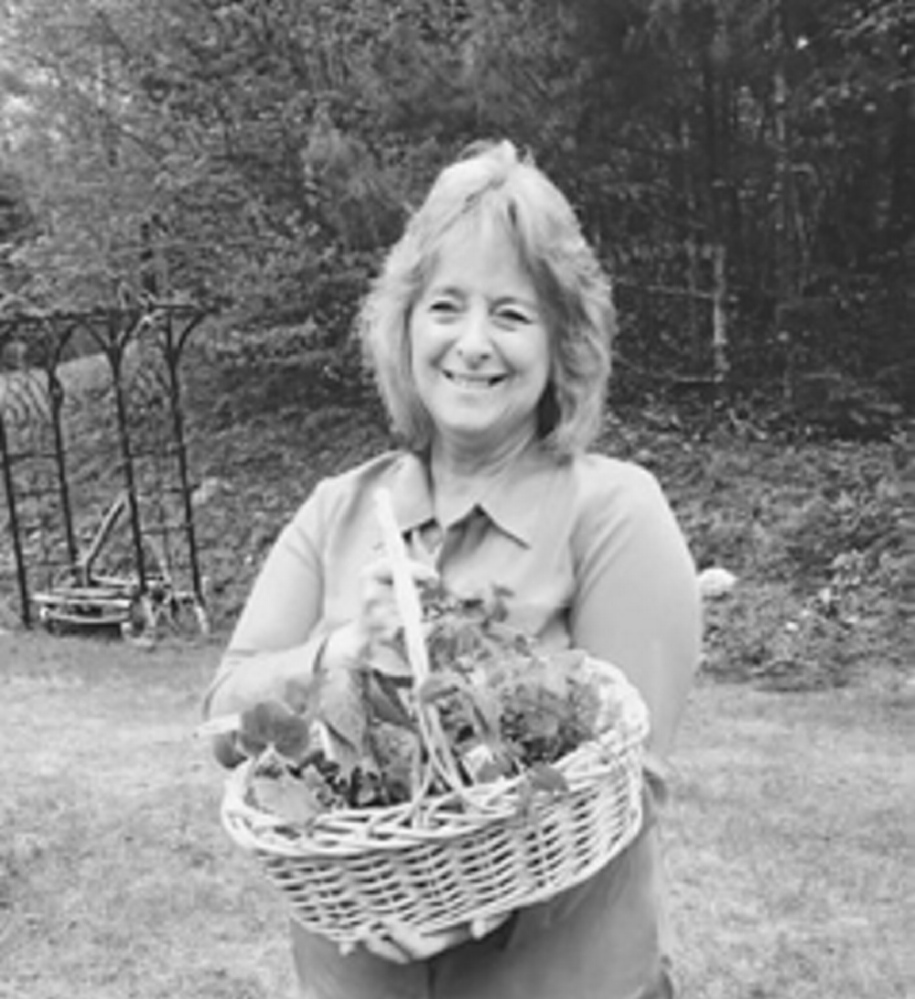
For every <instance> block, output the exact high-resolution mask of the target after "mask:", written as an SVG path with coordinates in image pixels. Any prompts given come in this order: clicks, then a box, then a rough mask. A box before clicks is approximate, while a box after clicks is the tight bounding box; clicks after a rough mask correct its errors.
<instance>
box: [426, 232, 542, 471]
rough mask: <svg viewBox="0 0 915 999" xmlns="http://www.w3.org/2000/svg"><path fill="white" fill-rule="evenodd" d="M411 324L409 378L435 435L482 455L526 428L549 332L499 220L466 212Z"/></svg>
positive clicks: (527, 432) (507, 445)
mask: <svg viewBox="0 0 915 999" xmlns="http://www.w3.org/2000/svg"><path fill="white" fill-rule="evenodd" d="M409 334H410V348H411V363H412V371H413V379H414V382H415V384H416V389H417V391H418V393H419V396H420V398H421V400H422V402H423V404H424V405H425V407H426V409H427V410H428V412H429V415H430V417H431V418H432V422H433V424H434V427H435V433H436V437H437V442H438V443H439V444H441V445H444V446H445V447H451V448H454V449H456V450H457V451H460V452H462V453H467V452H472V453H474V454H477V455H484V456H485V455H487V454H499V453H504V452H506V451H508V450H510V449H511V448H512V447H513V446H515V445H519V446H520V445H521V444H523V443H524V442H526V441H527V440H529V439H530V438H531V437H533V435H534V434H535V433H536V429H537V404H538V402H539V401H540V397H541V396H542V395H543V392H544V389H545V388H546V385H547V381H548V379H549V374H550V344H549V332H548V330H547V328H546V324H545V319H544V316H543V313H542V309H541V307H540V304H539V302H538V296H537V292H536V290H535V288H534V285H533V282H532V281H531V279H530V277H529V275H528V274H527V273H526V272H525V271H524V269H523V268H522V266H521V261H520V260H519V258H518V253H517V251H516V250H515V247H514V245H513V244H512V242H511V240H510V239H509V237H508V235H507V233H506V232H505V231H504V230H503V229H502V227H501V226H499V225H497V224H492V223H486V222H483V221H481V220H468V221H467V222H465V223H462V224H460V225H459V226H458V227H457V228H456V229H455V230H454V231H453V232H452V233H451V234H450V235H449V237H448V239H447V241H446V242H445V244H444V246H443V248H442V251H441V253H440V256H439V260H438V264H437V266H436V268H435V269H434V270H433V272H432V274H431V276H430V279H429V282H428V284H427V285H426V288H425V290H424V292H423V294H422V295H421V296H420V298H419V300H418V301H417V303H416V305H415V306H414V308H413V311H412V313H411V316H410V327H409Z"/></svg>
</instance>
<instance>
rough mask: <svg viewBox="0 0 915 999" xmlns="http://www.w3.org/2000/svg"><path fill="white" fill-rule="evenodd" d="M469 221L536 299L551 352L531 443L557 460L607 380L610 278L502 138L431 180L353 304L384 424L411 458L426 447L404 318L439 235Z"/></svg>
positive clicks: (569, 450) (541, 179)
mask: <svg viewBox="0 0 915 999" xmlns="http://www.w3.org/2000/svg"><path fill="white" fill-rule="evenodd" d="M472 218H477V219H479V218H486V219H491V220H495V221H497V222H499V223H501V224H502V225H503V226H504V228H505V231H506V232H508V234H509V236H510V238H511V239H512V241H513V243H514V245H515V247H516V248H517V250H518V254H519V257H520V260H521V262H522V265H523V266H524V267H525V268H526V269H527V271H528V273H529V274H530V277H531V280H532V281H533V284H534V287H535V288H536V290H537V293H538V296H539V303H538V304H539V306H540V308H541V309H542V310H543V314H544V318H545V320H546V325H547V329H548V331H549V334H550V343H551V350H552V357H551V364H550V378H549V384H548V386H547V389H546V391H545V393H544V396H543V398H542V399H541V401H540V404H539V410H538V429H539V434H540V437H541V439H542V441H543V442H544V444H545V445H546V446H547V447H548V448H549V449H550V450H552V451H553V452H554V453H555V454H557V455H560V456H565V455H571V454H573V453H575V452H577V451H581V450H583V449H584V448H586V447H587V446H588V444H590V443H591V441H592V440H593V439H594V437H595V436H596V434H597V432H598V431H599V429H600V422H601V416H602V413H603V405H604V393H605V389H606V383H607V378H608V376H609V373H610V342H611V339H612V336H613V334H614V333H615V329H616V315H615V311H614V307H613V299H612V295H611V289H610V282H609V280H608V278H607V275H606V274H605V272H604V271H603V269H602V268H601V266H600V263H599V262H598V260H597V257H596V256H595V254H594V252H593V250H592V249H591V247H590V245H589V244H588V242H587V241H586V240H585V238H584V236H583V234H582V231H581V227H580V225H579V223H578V220H577V218H576V216H575V212H574V211H573V209H572V207H571V205H570V204H569V202H568V201H567V200H566V198H565V197H564V196H563V194H562V193H561V192H560V191H559V190H558V188H557V187H556V186H555V185H554V184H553V183H552V182H551V181H550V180H549V179H548V178H547V177H546V176H545V175H544V174H543V173H542V172H541V171H540V169H538V168H537V167H536V166H535V165H534V164H533V162H532V161H531V159H530V158H529V157H524V158H521V157H519V156H518V154H517V151H516V149H515V147H514V146H513V145H512V143H510V142H507V141H502V142H499V143H487V144H479V143H478V144H475V145H474V146H472V147H470V149H469V150H468V151H467V152H466V153H465V155H464V156H463V157H462V158H460V159H458V160H457V161H456V162H455V163H453V164H452V165H450V166H448V167H446V168H445V169H444V170H443V171H442V172H441V173H440V174H439V176H438V179H437V180H436V181H435V183H434V184H433V186H432V189H431V190H430V192H429V194H428V196H427V197H426V200H425V201H424V202H423V204H422V205H421V207H420V208H419V209H418V210H417V211H416V212H415V213H414V214H413V215H412V216H411V218H410V219H409V221H408V223H407V226H406V229H405V231H404V234H403V236H402V237H401V239H400V240H399V242H398V243H396V244H395V245H394V247H393V248H392V249H391V250H390V252H389V253H388V256H387V259H386V261H385V263H384V266H383V268H382V270H381V273H380V274H379V276H378V277H377V279H376V280H375V282H374V283H373V285H372V288H371V290H370V292H369V294H368V296H367V297H366V300H365V302H364V303H363V306H362V309H361V312H360V316H359V322H358V331H359V334H360V337H361V339H362V343H363V346H364V349H365V352H366V357H367V361H368V363H369V365H370V367H372V368H373V370H374V373H375V379H376V381H377V384H378V388H379V391H380V393H381V397H382V400H383V401H384V404H385V406H386V408H387V411H388V415H389V417H390V419H391V422H392V424H393V428H394V430H395V432H396V433H397V434H398V435H399V436H400V437H401V438H402V439H403V441H404V443H405V444H406V446H407V447H409V448H411V449H413V450H414V451H417V452H422V451H425V450H426V449H427V448H428V447H429V445H430V444H431V441H432V436H433V430H434V428H433V424H432V421H431V419H430V417H429V414H428V412H427V411H426V409H425V407H424V405H423V403H422V401H421V400H420V398H419V395H418V393H417V391H416V387H415V384H414V380H413V375H412V369H411V355H410V338H409V322H410V314H411V312H412V310H413V307H414V306H415V304H416V302H417V300H418V299H419V298H420V296H421V295H422V293H423V291H424V289H425V287H426V284H427V282H428V281H429V279H430V278H431V276H432V273H433V271H434V269H435V266H436V263H437V261H438V257H439V254H440V253H441V249H442V246H443V244H444V242H445V240H446V237H447V236H448V234H449V233H450V232H451V230H452V229H453V228H454V227H455V226H456V225H458V224H459V223H460V222H461V221H463V220H466V219H472Z"/></svg>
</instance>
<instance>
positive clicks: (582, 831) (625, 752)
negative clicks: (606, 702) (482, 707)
mask: <svg viewBox="0 0 915 999" xmlns="http://www.w3.org/2000/svg"><path fill="white" fill-rule="evenodd" d="M623 689H626V690H627V695H628V696H627V699H626V704H625V710H624V723H623V724H622V725H620V726H619V727H618V728H615V729H614V730H612V731H610V732H608V733H607V734H606V736H605V737H604V738H602V739H601V740H600V741H599V742H598V741H595V742H591V743H587V744H585V745H583V746H580V747H579V748H578V749H576V750H575V751H574V752H572V753H570V754H569V755H568V756H566V757H564V758H563V759H562V760H560V761H559V763H557V764H556V768H557V769H558V770H560V771H561V772H562V774H563V775H564V776H565V779H566V781H567V782H568V790H567V791H563V792H561V793H558V794H546V793H540V794H537V795H536V796H535V797H534V799H533V800H528V799H527V795H528V793H529V792H527V791H526V790H525V787H524V782H523V779H522V778H513V779H506V780H500V781H497V782H493V783H490V784H478V785H475V786H472V787H469V788H467V789H466V791H465V792H464V794H463V795H462V796H458V795H457V794H455V793H449V794H444V795H441V796H438V797H436V798H432V799H428V800H427V801H426V802H424V803H423V804H422V805H421V806H420V808H419V809H417V808H416V807H414V806H413V805H411V804H404V805H397V806H391V807H386V808H366V809H348V810H341V811H334V812H329V813H326V814H324V815H321V816H319V817H318V818H317V819H316V820H314V821H313V823H311V824H310V825H309V826H308V827H307V828H304V827H296V826H295V825H294V824H292V823H289V822H287V821H285V820H283V819H280V818H278V817H276V816H274V815H271V814H269V813H267V812H264V811H262V810H260V809H258V808H256V807H254V806H253V805H252V804H251V801H250V796H249V794H248V784H249V780H250V776H251V768H250V764H247V763H245V764H242V765H241V766H240V767H239V768H237V769H236V770H235V771H233V773H232V774H231V776H230V777H229V780H228V782H227V785H226V792H225V795H224V798H223V804H222V819H223V823H224V825H225V828H226V830H227V831H228V833H229V835H230V836H231V837H232V839H233V840H234V841H235V842H236V843H237V844H239V845H240V846H242V847H244V848H245V849H247V850H250V851H253V852H254V853H255V854H256V855H257V857H258V858H259V860H260V862H261V864H262V867H263V869H264V871H265V873H266V875H267V877H268V878H269V879H270V881H272V882H273V884H274V885H275V886H276V887H277V888H279V889H280V891H281V892H282V893H283V894H284V895H285V897H286V899H287V900H288V902H289V903H290V904H291V907H292V911H293V913H294V915H295V916H296V917H297V918H298V920H299V921H300V922H301V923H302V924H303V925H304V926H305V927H307V928H308V929H310V930H312V931H314V932H315V933H320V934H322V935H324V936H326V937H329V938H330V939H332V940H334V941H336V942H337V943H339V944H352V943H355V942H358V941H359V940H360V939H362V938H363V937H364V935H365V934H366V932H368V931H377V932H381V931H383V929H384V927H385V926H386V925H401V926H403V925H406V926H410V927H414V928H417V929H418V928H421V929H422V930H424V931H428V932H434V931H436V930H441V929H446V928H448V927H450V926H454V925H457V924H460V923H463V922H467V921H469V920H472V919H477V918H484V917H487V916H494V915H497V914H499V913H504V912H509V911H511V910H513V909H516V908H519V907H521V906H527V905H532V904H534V903H535V902H542V901H545V900H546V899H549V898H551V897H553V896H554V895H556V894H558V893H559V892H561V891H563V890H565V889H566V888H570V887H572V886H573V885H576V884H578V883H579V882H581V881H584V880H586V879H587V878H589V877H591V875H593V874H595V873H596V872H597V871H598V870H600V868H602V867H603V866H604V865H605V864H607V863H608V862H609V861H610V860H611V859H612V858H613V857H614V856H616V855H617V854H618V853H620V852H621V851H622V850H623V849H625V847H626V846H627V845H628V844H629V843H630V842H631V841H632V839H633V837H634V836H635V835H636V834H637V832H638V831H639V828H640V826H641V821H642V809H641V801H642V798H641V794H642V755H643V754H642V745H643V742H644V737H645V735H646V732H647V717H646V713H645V709H644V707H643V705H642V702H641V700H640V699H639V698H638V695H637V694H636V693H635V692H634V690H632V688H623ZM474 806H476V807H474Z"/></svg>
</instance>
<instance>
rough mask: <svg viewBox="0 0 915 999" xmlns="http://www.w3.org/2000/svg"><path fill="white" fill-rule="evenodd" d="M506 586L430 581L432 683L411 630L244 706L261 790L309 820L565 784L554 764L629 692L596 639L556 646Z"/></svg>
mask: <svg viewBox="0 0 915 999" xmlns="http://www.w3.org/2000/svg"><path fill="white" fill-rule="evenodd" d="M503 598H504V594H501V593H499V592H495V593H493V594H492V595H491V596H490V597H474V598H457V597H454V596H453V595H451V594H448V593H447V592H446V591H445V590H444V589H443V588H442V587H441V586H440V585H434V586H427V587H425V588H424V590H423V594H422V604H423V621H424V631H425V641H426V644H427V647H428V650H429V659H430V663H429V666H430V672H429V675H428V676H427V677H426V678H425V679H424V680H423V681H422V683H420V684H417V683H416V682H415V680H414V677H413V676H412V673H411V669H410V666H409V664H408V657H407V652H406V648H405V644H404V638H403V635H402V634H398V635H397V636H396V637H395V639H394V640H393V642H391V643H385V644H384V645H380V646H379V645H374V646H370V647H369V648H368V649H367V651H366V653H365V655H364V657H363V661H362V663H361V666H360V668H358V669H354V670H352V671H346V670H344V671H340V672H338V673H335V674H331V675H327V674H322V673H319V674H318V676H317V677H316V678H315V680H314V681H313V682H312V683H311V684H310V685H309V686H308V687H307V688H304V687H303V688H300V687H296V688H295V689H294V696H291V697H290V704H288V705H287V704H284V703H280V702H261V703H259V704H257V705H255V706H254V707H253V708H250V709H248V710H247V711H245V712H244V713H243V714H242V715H241V718H240V732H239V746H240V748H241V749H242V750H243V751H244V752H245V753H246V755H248V756H249V757H251V758H252V759H253V760H254V765H253V780H252V783H251V793H252V795H253V797H254V799H255V801H256V802H257V803H258V804H259V805H260V806H261V807H263V808H266V809H268V810H270V811H273V812H275V813H276V814H279V815H280V816H282V817H283V818H286V819H290V820H294V821H308V820H310V819H312V818H313V817H314V816H316V815H318V814H320V813H321V812H323V811H326V810H328V809H332V808H341V807H344V808H345V807H365V806H378V805H391V804H399V803H402V802H407V801H409V802H411V803H412V804H413V805H414V806H419V805H420V804H421V803H422V802H423V800H424V799H425V798H426V796H428V795H434V794H437V793H443V792H453V791H460V790H461V789H462V788H463V787H465V786H467V785H470V784H475V783H483V782H487V781H491V780H495V779H497V778H500V777H517V776H522V777H524V778H525V779H526V780H527V781H528V782H529V784H530V791H531V793H533V792H534V791H537V790H542V791H547V792H550V793H553V792H556V791H561V790H563V789H564V788H565V779H564V778H563V776H562V774H561V773H560V772H559V771H558V770H556V769H554V768H553V767H552V766H551V764H553V763H555V762H556V761H558V760H559V759H561V758H562V757H563V756H565V755H566V754H567V753H569V752H571V751H572V750H573V749H575V748H577V747H578V746H580V745H582V744H583V743H585V742H587V741H589V740H591V739H593V738H595V737H596V736H597V735H598V734H599V733H600V732H603V731H606V730H608V729H610V728H612V727H613V726H614V724H617V723H618V721H619V709H620V705H619V704H618V703H617V702H616V701H615V700H614V696H615V695H614V693H613V685H612V683H609V682H608V685H605V686H598V685H597V683H596V682H595V679H594V677H593V675H592V673H593V670H592V671H589V669H588V668H587V657H586V655H585V654H584V653H583V652H576V651H570V652H562V653H557V652H552V653H547V652H545V651H542V650H539V649H538V648H537V647H536V646H535V644H534V643H533V642H532V641H531V640H530V639H529V638H527V637H526V636H525V635H524V634H523V633H521V632H518V631H516V630H515V629H512V628H509V627H508V625H507V624H506V623H505V609H504V603H503Z"/></svg>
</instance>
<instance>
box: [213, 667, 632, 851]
mask: <svg viewBox="0 0 915 999" xmlns="http://www.w3.org/2000/svg"><path fill="white" fill-rule="evenodd" d="M613 669H614V671H616V672H620V673H621V671H618V670H617V668H616V667H613ZM621 689H622V694H623V696H622V697H621V706H622V709H623V711H622V715H621V719H620V722H619V724H618V726H614V727H613V728H611V729H608V730H607V731H606V732H603V733H601V734H600V735H599V736H598V737H597V738H595V739H592V740H589V741H588V742H586V743H583V744H582V745H580V746H578V747H576V748H575V749H574V750H572V751H571V752H569V753H567V754H566V755H565V756H563V757H562V758H560V759H559V760H557V761H556V762H554V763H553V764H551V766H553V767H554V768H555V769H556V770H558V771H559V772H560V773H561V774H562V776H563V777H564V778H565V780H566V782H567V784H568V788H567V790H565V791H562V792H559V794H558V795H552V794H548V793H537V794H535V796H534V800H533V807H532V808H530V809H528V810H527V811H528V813H529V815H530V818H531V820H533V821H536V815H537V813H538V811H539V810H540V809H542V808H543V807H548V806H549V802H550V801H551V800H552V799H553V798H554V797H567V796H568V795H574V794H576V793H583V792H587V790H588V789H589V788H591V787H593V786H594V785H596V784H599V783H601V782H602V781H605V780H608V779H610V778H612V776H613V775H614V774H618V773H619V771H620V767H621V766H623V765H625V760H626V759H627V757H630V756H632V755H633V754H634V753H640V752H641V750H642V749H643V747H644V743H645V740H646V739H647V736H648V732H649V719H648V710H647V708H646V706H645V703H644V701H643V700H642V698H641V696H640V695H639V693H638V691H637V690H636V689H635V688H634V687H633V685H632V684H631V682H630V681H628V679H626V678H625V677H623V684H622V688H621ZM253 766H254V761H253V760H246V761H244V762H242V763H240V764H239V765H238V766H237V767H236V768H235V769H234V770H233V771H232V772H231V773H230V774H229V775H228V777H227V779H226V781H225V786H224V792H223V799H222V804H221V809H220V812H221V818H222V823H223V826H224V827H225V830H226V832H227V833H228V834H229V836H230V838H231V839H232V840H234V841H235V843H236V844H237V845H238V846H240V847H242V848H243V849H245V850H248V851H250V852H255V853H259V854H262V855H272V856H277V857H287V858H311V859H321V858H327V859H337V860H339V859H341V858H345V857H354V856H359V855H363V854H367V853H369V852H375V851H378V852H389V851H390V852H397V851H400V850H404V849H408V848H409V845H410V844H414V845H419V844H431V843H435V842H443V841H448V840H452V839H454V838H456V837H458V836H464V835H472V834H473V832H474V831H475V830H477V829H479V828H481V827H483V826H486V825H489V824H491V823H494V822H502V821H506V820H510V819H518V817H519V814H520V812H521V809H520V803H521V801H522V794H525V795H528V796H529V792H528V791H527V790H526V789H527V788H529V785H528V784H527V781H526V775H525V774H518V775H515V776H512V777H500V778H498V779H497V780H494V781H489V782H484V783H481V784H473V785H468V786H467V787H466V788H465V789H464V791H463V794H458V793H457V792H454V791H449V792H445V793H444V794H440V795H434V796H430V797H429V798H427V799H424V800H423V801H421V802H419V803H415V802H409V801H407V802H401V803H398V804H396V805H387V806H380V807H378V806H371V807H365V808H341V809H333V810H331V811H327V812H323V813H321V814H319V815H317V816H315V817H314V818H313V819H311V820H309V822H308V823H297V822H294V821H292V820H289V819H285V818H282V817H281V816H278V815H275V814H273V813H271V812H269V811H267V810H265V809H262V808H260V807H258V806H257V805H255V804H253V803H252V802H250V800H248V795H247V791H248V784H249V781H250V778H251V776H252V770H253ZM639 769H640V768H639ZM468 805H469V806H470V808H468ZM471 808H472V809H473V811H471ZM386 829H396V836H395V835H390V834H389V835H385V830H386Z"/></svg>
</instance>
